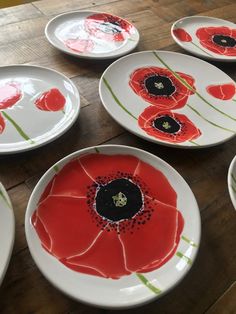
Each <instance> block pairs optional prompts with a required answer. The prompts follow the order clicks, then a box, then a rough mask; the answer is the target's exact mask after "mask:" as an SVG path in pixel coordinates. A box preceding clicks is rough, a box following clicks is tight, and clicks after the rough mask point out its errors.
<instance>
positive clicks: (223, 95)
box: [206, 83, 236, 100]
mask: <svg viewBox="0 0 236 314" xmlns="http://www.w3.org/2000/svg"><path fill="white" fill-rule="evenodd" d="M206 90H207V92H208V93H209V94H210V95H211V96H213V97H215V98H218V99H221V100H229V99H232V98H233V97H234V95H235V93H236V86H235V84H233V83H228V84H219V85H209V86H207V88H206Z"/></svg>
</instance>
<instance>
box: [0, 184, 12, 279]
mask: <svg viewBox="0 0 236 314" xmlns="http://www.w3.org/2000/svg"><path fill="white" fill-rule="evenodd" d="M0 239H1V240H0V242H1V249H0V285H1V283H2V280H3V278H4V276H5V273H6V271H7V267H8V264H9V261H10V258H11V253H12V248H13V244H14V239H15V218H14V214H13V209H12V204H11V201H10V198H9V196H8V194H7V192H6V190H5V188H4V186H3V185H2V183H1V182H0Z"/></svg>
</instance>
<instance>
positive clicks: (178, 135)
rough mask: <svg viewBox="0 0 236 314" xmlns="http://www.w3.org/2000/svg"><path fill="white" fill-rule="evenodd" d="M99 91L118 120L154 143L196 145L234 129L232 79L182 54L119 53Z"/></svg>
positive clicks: (205, 144) (228, 134) (218, 140)
mask: <svg viewBox="0 0 236 314" xmlns="http://www.w3.org/2000/svg"><path fill="white" fill-rule="evenodd" d="M99 94H100V98H101V100H102V103H103V105H104V107H105V109H106V110H107V111H108V113H109V114H110V115H111V116H112V117H113V118H114V119H115V120H116V121H117V122H118V123H120V124H121V125H122V126H123V127H124V128H126V129H127V130H129V131H130V132H132V133H134V134H136V135H138V136H140V137H142V138H144V139H146V140H149V141H152V142H156V143H159V144H163V145H168V146H175V147H183V148H201V147H208V146H213V145H216V144H220V143H223V142H225V141H226V140H228V139H230V138H232V137H233V136H234V135H235V133H236V110H235V101H236V96H235V82H234V81H233V80H232V79H231V78H230V77H229V76H228V75H226V74H225V73H224V72H222V71H221V70H219V69H218V68H217V67H215V66H213V65H211V64H209V63H207V62H205V61H202V60H200V59H198V58H194V57H191V56H187V55H185V54H180V53H176V52H167V51H144V52H138V53H134V54H130V55H128V56H125V57H123V58H121V59H119V60H117V61H115V62H114V63H112V64H111V65H110V66H109V67H108V68H107V69H106V70H105V72H104V73H103V75H102V77H101V80H100V85H99Z"/></svg>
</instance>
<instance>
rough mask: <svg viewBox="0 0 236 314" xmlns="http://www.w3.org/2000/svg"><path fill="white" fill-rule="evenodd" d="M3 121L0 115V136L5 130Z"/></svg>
mask: <svg viewBox="0 0 236 314" xmlns="http://www.w3.org/2000/svg"><path fill="white" fill-rule="evenodd" d="M5 126H6V125H5V121H4V119H3V116H2V115H1V114H0V134H1V133H2V132H3V131H4V129H5Z"/></svg>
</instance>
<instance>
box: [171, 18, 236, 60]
mask: <svg viewBox="0 0 236 314" xmlns="http://www.w3.org/2000/svg"><path fill="white" fill-rule="evenodd" d="M232 30H233V31H232ZM171 35H172V37H173V39H174V40H175V42H176V43H177V44H178V45H179V46H180V47H182V48H183V49H185V50H187V51H189V52H190V53H192V54H195V55H196V56H198V57H202V58H205V59H210V60H218V61H229V62H230V61H231V62H232V61H236V25H235V24H234V23H231V22H229V21H225V20H222V19H217V18H214V17H208V16H189V17H184V18H182V19H180V20H178V21H176V22H175V23H174V24H173V25H172V27H171Z"/></svg>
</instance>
